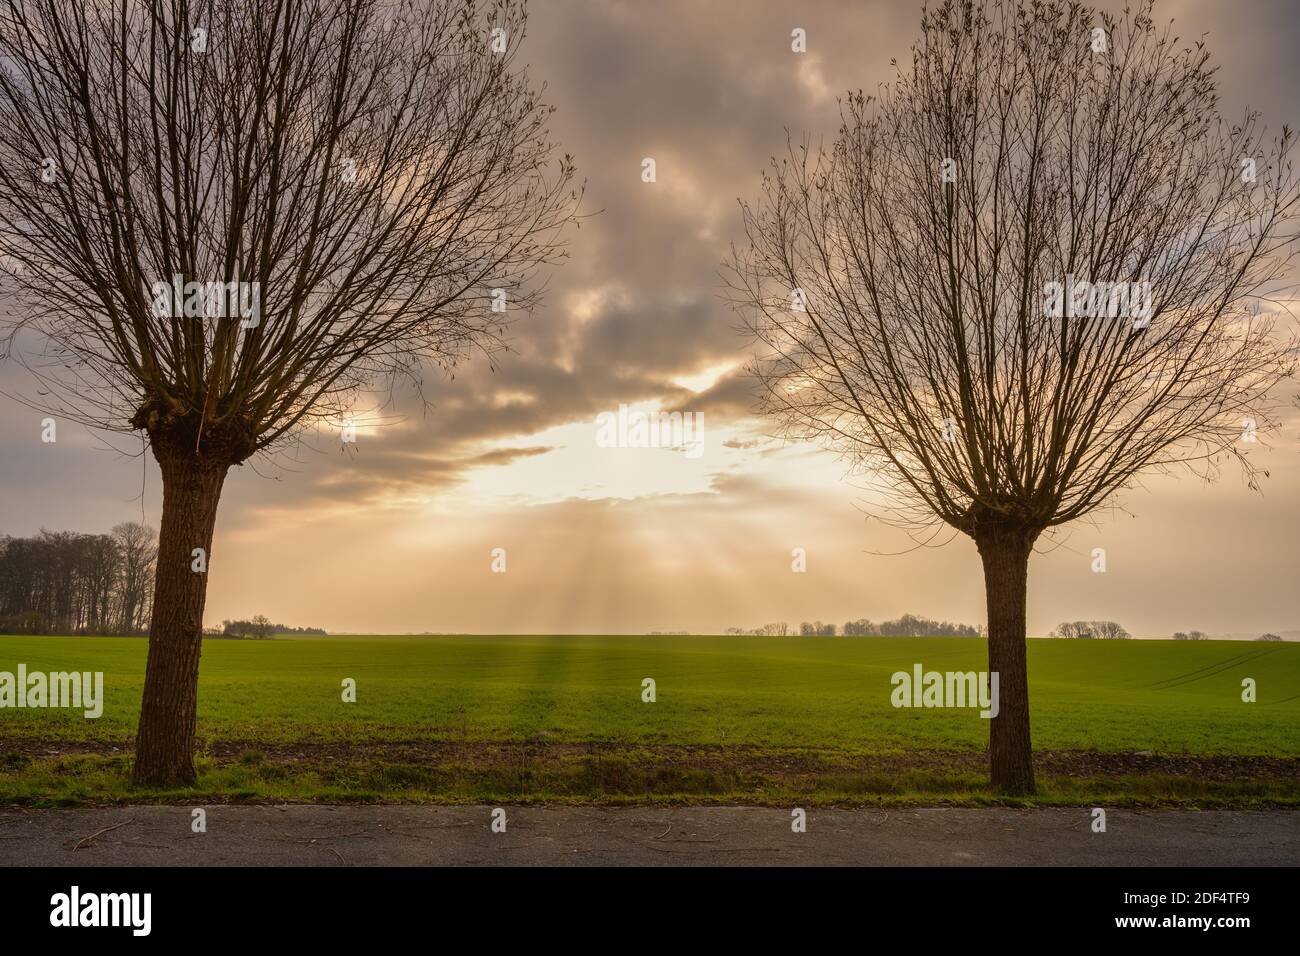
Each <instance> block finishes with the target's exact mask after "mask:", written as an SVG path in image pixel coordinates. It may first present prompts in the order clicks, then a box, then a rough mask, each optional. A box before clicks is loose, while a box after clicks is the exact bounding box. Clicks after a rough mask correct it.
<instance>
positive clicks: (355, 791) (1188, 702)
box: [0, 636, 1300, 803]
mask: <svg viewBox="0 0 1300 956" xmlns="http://www.w3.org/2000/svg"><path fill="white" fill-rule="evenodd" d="M145 653H146V643H145V641H144V640H142V639H138V638H62V637H57V638H56V637H0V671H14V670H16V669H17V665H18V664H19V663H24V664H26V665H27V668H28V670H29V671H34V670H39V671H65V670H74V669H75V670H80V671H103V672H104V680H105V695H104V696H105V704H104V713H103V716H102V717H101V718H99V719H98V720H87V719H85V718H84V717H82V716H81V714H80V713H79V712H72V711H56V710H38V709H28V710H18V709H3V710H0V802H11V803H12V802H22V803H40V802H55V803H59V802H64V803H66V802H81V801H86V800H113V799H121V798H122V797H123V796H124V794H125V793H127V792H128V791H126V789H125V785H124V782H123V781H124V774H125V768H126V767H127V765H128V763H127V762H128V760H129V751H130V741H131V738H132V734H133V732H134V725H135V720H136V715H137V710H138V707H139V701H140V691H141V684H142V680H143V673H144V660H145ZM985 654H986V651H985V646H984V642H983V641H981V640H974V639H960V638H757V637H587V636H575V637H522V636H511V637H329V638H310V639H308V638H303V639H296V638H284V639H277V640H273V641H261V642H251V641H222V640H212V641H208V642H207V643H205V645H204V650H203V664H202V669H201V682H200V690H199V737H200V742H201V751H202V758H201V760H200V774H201V780H200V784H199V789H200V791H202V792H204V793H206V794H208V795H210V796H212V797H214V798H231V799H258V798H271V799H274V798H281V799H381V798H382V799H402V800H405V799H434V800H441V799H447V800H452V799H592V800H635V799H732V800H746V801H756V802H765V801H779V800H782V799H785V798H786V797H787V796H800V795H806V796H808V797H809V798H811V799H813V800H817V799H824V800H827V801H842V800H849V801H853V800H875V799H881V798H890V799H900V800H904V799H913V798H917V799H926V800H936V799H938V800H943V801H947V800H950V799H951V800H970V799H983V798H985V797H987V794H985V793H984V791H983V786H982V775H983V773H982V760H983V757H982V752H983V749H984V747H985V745H986V742H987V733H988V726H987V721H984V720H982V719H980V718H979V716H978V713H977V711H976V710H975V709H967V710H956V709H895V708H894V707H892V706H891V703H890V693H891V690H892V687H891V684H890V676H891V674H893V673H894V672H895V671H898V670H906V671H910V670H911V668H912V666H913V664H915V663H918V662H919V663H921V664H923V665H924V667H925V669H926V670H931V669H933V670H940V671H968V670H975V671H979V670H982V669H984V668H985V667H986V660H985ZM1029 669H1030V683H1031V705H1032V723H1033V739H1034V747H1035V750H1036V751H1040V752H1042V758H1043V759H1042V760H1041V761H1040V768H1041V769H1042V773H1041V776H1043V778H1044V781H1043V782H1044V787H1043V790H1044V793H1043V796H1042V798H1043V799H1047V800H1065V801H1068V800H1072V799H1075V798H1077V799H1084V798H1086V797H1095V796H1096V795H1098V794H1107V793H1110V794H1114V795H1118V796H1124V797H1126V798H1134V799H1153V800H1161V799H1166V798H1167V799H1175V800H1186V799H1199V800H1203V801H1208V802H1215V801H1216V800H1230V801H1235V802H1243V801H1244V802H1251V801H1256V800H1264V801H1268V802H1282V803H1291V802H1296V799H1297V797H1300V783H1298V782H1297V779H1296V777H1297V766H1298V765H1300V759H1298V758H1300V646H1297V645H1295V644H1258V643H1235V642H1217V641H1211V642H1187V643H1183V642H1178V643H1175V642H1165V641H1161V642H1154V641H1152V642H1142V641H1104V642H1103V641H1058V640H1032V641H1030V642H1029ZM646 677H650V678H653V679H654V680H655V681H656V685H657V687H656V691H657V700H656V701H655V702H654V703H644V702H642V700H641V681H642V679H643V678H646ZM1246 677H1251V678H1254V680H1255V681H1256V683H1257V687H1258V691H1257V693H1258V701H1257V702H1256V703H1243V702H1242V700H1241V685H1242V680H1243V678H1246ZM344 678H352V679H354V680H355V681H356V684H357V701H356V703H344V702H343V701H342V699H341V682H342V681H343V679H344ZM1148 752H1150V753H1148ZM1135 754H1136V755H1137V757H1133V755H1135ZM1135 761H1136V762H1135ZM153 796H159V797H167V796H169V795H166V794H159V795H153Z"/></svg>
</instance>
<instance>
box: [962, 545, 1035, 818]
mask: <svg viewBox="0 0 1300 956" xmlns="http://www.w3.org/2000/svg"><path fill="white" fill-rule="evenodd" d="M1036 537H1037V535H1036V534H1034V533H1032V532H1028V531H1025V530H1023V529H1010V528H1009V529H992V530H985V531H983V532H981V533H980V534H979V535H978V536H977V537H976V538H975V544H976V546H977V547H978V548H979V552H980V557H981V558H982V559H983V561H984V591H985V594H986V597H987V601H988V626H989V672H990V674H997V675H998V684H999V687H998V698H999V699H998V714H997V716H996V717H993V718H991V719H990V720H989V776H990V779H991V781H992V783H993V787H994V789H995V790H997V791H999V792H1001V793H1005V794H1009V795H1026V794H1031V793H1033V792H1034V756H1033V749H1032V747H1031V745H1030V741H1029V672H1028V668H1027V667H1026V665H1025V593H1026V590H1027V586H1028V582H1029V555H1030V552H1031V551H1032V550H1033V547H1034V539H1035V538H1036Z"/></svg>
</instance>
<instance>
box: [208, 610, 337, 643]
mask: <svg viewBox="0 0 1300 956" xmlns="http://www.w3.org/2000/svg"><path fill="white" fill-rule="evenodd" d="M204 633H205V634H206V635H207V636H208V637H232V638H238V639H239V640H246V641H265V640H268V639H270V638H272V637H274V636H275V635H277V634H324V633H325V631H324V630H322V629H321V628H319V627H289V626H287V625H285V624H272V623H271V619H270V618H268V617H266V616H265V615H264V614H258V615H256V616H255V617H253V618H251V619H250V620H247V621H222V622H221V626H220V627H211V628H205V629H204Z"/></svg>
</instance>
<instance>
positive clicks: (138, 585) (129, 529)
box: [113, 521, 158, 634]
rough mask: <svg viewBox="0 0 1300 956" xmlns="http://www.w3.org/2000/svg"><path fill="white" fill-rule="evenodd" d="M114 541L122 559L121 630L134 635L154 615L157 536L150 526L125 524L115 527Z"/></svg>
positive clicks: (119, 618) (119, 625) (119, 614)
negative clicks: (152, 600)
mask: <svg viewBox="0 0 1300 956" xmlns="http://www.w3.org/2000/svg"><path fill="white" fill-rule="evenodd" d="M113 539H114V540H115V541H116V542H117V546H118V551H119V552H120V554H121V556H122V577H121V599H120V605H119V608H118V628H119V629H120V630H121V632H122V633H123V634H134V633H136V632H137V631H139V630H140V629H141V628H143V627H144V626H145V624H146V622H148V620H149V617H150V614H151V611H152V609H151V600H150V599H151V597H152V595H153V581H152V578H153V576H154V575H155V574H156V573H157V562H158V534H157V532H155V531H154V529H153V528H150V527H149V526H147V525H142V524H138V523H136V522H134V521H124V522H123V523H122V524H118V525H114V526H113Z"/></svg>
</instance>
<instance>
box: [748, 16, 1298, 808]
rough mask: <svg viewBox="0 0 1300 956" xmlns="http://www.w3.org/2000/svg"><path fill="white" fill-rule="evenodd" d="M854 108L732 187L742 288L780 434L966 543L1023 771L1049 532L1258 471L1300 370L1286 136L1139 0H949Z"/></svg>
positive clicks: (902, 513)
mask: <svg viewBox="0 0 1300 956" xmlns="http://www.w3.org/2000/svg"><path fill="white" fill-rule="evenodd" d="M842 117H843V120H842V125H841V128H840V130H839V135H838V137H837V138H836V139H835V141H834V143H833V145H831V146H830V147H823V146H817V145H815V144H814V142H813V141H812V140H810V139H807V138H805V139H803V140H802V141H801V142H792V145H791V147H790V149H789V153H788V155H787V156H786V157H784V158H782V159H780V160H775V159H774V160H773V162H772V164H771V166H770V168H769V170H768V171H767V172H765V174H764V178H763V189H762V194H761V198H760V199H759V200H758V201H757V202H756V203H753V204H742V211H743V219H744V225H745V231H746V238H747V241H746V242H744V243H742V244H740V245H739V246H738V248H737V249H736V250H735V251H734V252H733V256H732V259H731V260H730V262H729V266H730V272H729V275H730V278H729V284H730V286H731V291H732V294H733V300H734V303H735V304H736V306H737V308H738V309H740V310H741V312H742V313H743V314H744V315H745V316H746V321H747V323H748V324H749V325H750V326H751V328H752V330H753V331H754V333H755V334H756V336H757V340H758V342H759V343H760V349H759V357H758V359H757V362H756V372H757V374H758V377H759V379H760V380H761V382H762V383H763V385H764V388H763V389H762V394H763V404H764V407H765V410H766V411H767V412H768V413H769V414H770V415H772V416H774V417H775V419H776V420H777V421H778V422H779V423H780V425H781V426H782V428H783V430H784V431H785V432H786V433H787V434H790V435H794V436H798V437H801V438H806V439H815V440H820V441H823V442H825V443H826V444H827V445H828V446H830V447H832V448H834V449H836V450H838V451H840V452H842V453H844V454H845V455H846V456H847V457H848V458H849V460H850V462H851V464H852V465H853V466H854V468H855V471H856V473H857V474H859V475H863V476H866V480H867V481H868V483H869V486H872V485H874V486H875V487H876V490H877V491H878V492H879V496H878V499H879V500H880V501H881V502H882V505H881V510H880V511H879V512H878V514H879V516H880V517H882V518H883V519H885V520H886V521H893V522H896V523H898V524H901V525H903V526H905V527H907V528H908V529H909V530H910V531H911V533H913V534H914V535H916V536H917V538H918V540H920V541H924V542H927V543H929V542H932V541H937V540H939V538H940V537H941V536H942V532H943V531H944V529H950V530H951V529H955V530H954V531H953V533H954V534H955V533H961V534H965V535H968V536H969V537H970V538H972V539H973V540H974V543H975V545H976V546H977V548H978V551H979V554H980V557H981V559H982V562H983V570H984V580H985V588H986V592H987V605H988V645H989V669H990V670H991V671H994V672H997V673H998V674H999V675H1000V684H1001V688H1000V689H1001V710H1000V714H999V715H998V716H997V717H996V718H994V719H993V720H992V721H991V722H990V730H989V737H990V739H989V753H990V764H991V775H992V782H993V784H994V785H995V786H996V787H997V788H999V789H1000V790H1002V791H1004V792H1008V793H1030V792H1032V791H1033V789H1034V776H1033V762H1032V751H1031V746H1030V732H1029V698H1028V682H1027V668H1026V653H1025V651H1026V649H1025V609H1026V603H1025V602H1026V589H1027V581H1028V565H1029V557H1030V554H1031V552H1032V550H1033V548H1034V545H1035V542H1037V541H1039V539H1040V536H1042V535H1043V534H1044V533H1050V532H1051V531H1052V529H1056V528H1059V527H1060V526H1062V525H1065V524H1067V523H1069V522H1072V521H1077V520H1078V519H1081V518H1084V517H1086V516H1088V515H1089V514H1092V513H1093V512H1095V511H1096V509H1098V508H1099V507H1101V506H1102V505H1104V504H1106V503H1107V502H1112V501H1114V500H1115V498H1116V495H1117V494H1118V493H1121V492H1122V491H1124V490H1125V489H1128V488H1131V487H1132V486H1133V485H1134V484H1135V482H1137V481H1139V480H1140V478H1141V476H1143V475H1146V474H1150V473H1152V472H1158V471H1162V470H1170V469H1175V468H1177V467H1188V468H1191V469H1193V470H1194V471H1196V472H1199V473H1200V474H1202V475H1205V476H1213V475H1215V474H1217V473H1218V472H1219V471H1220V470H1221V468H1222V466H1223V465H1224V464H1225V463H1228V462H1229V461H1231V460H1232V459H1235V460H1236V461H1237V462H1239V463H1240V464H1241V465H1242V466H1243V467H1244V469H1245V473H1246V475H1247V476H1248V479H1249V480H1250V481H1251V482H1252V483H1253V481H1254V479H1255V478H1256V477H1257V476H1258V475H1259V471H1258V469H1257V468H1256V467H1255V466H1253V465H1252V464H1251V463H1250V462H1249V461H1248V459H1247V458H1246V457H1245V453H1246V451H1248V450H1249V449H1250V447H1251V446H1252V443H1253V442H1255V441H1256V440H1257V435H1259V434H1262V433H1263V431H1264V430H1265V429H1266V428H1267V427H1268V426H1269V424H1270V423H1271V422H1272V421H1273V418H1272V417H1271V415H1272V413H1273V411H1274V407H1275V406H1274V403H1273V398H1272V396H1273V395H1275V394H1276V390H1275V386H1277V385H1278V384H1279V383H1280V382H1282V381H1283V380H1284V379H1286V378H1287V377H1288V376H1289V375H1291V374H1292V371H1293V356H1294V341H1292V340H1291V339H1290V337H1289V336H1285V337H1284V335H1283V332H1282V325H1281V323H1280V322H1279V321H1278V320H1277V319H1276V317H1275V316H1276V313H1277V307H1276V305H1274V304H1273V302H1274V299H1275V298H1276V297H1277V296H1278V294H1279V290H1280V289H1281V288H1282V287H1283V286H1282V284H1283V283H1284V282H1285V281H1286V278H1287V275H1288V260H1289V258H1290V256H1291V254H1292V249H1293V245H1292V244H1293V241H1294V239H1295V236H1296V227H1297V211H1298V210H1297V199H1298V194H1297V183H1296V179H1295V177H1294V175H1293V173H1292V168H1291V163H1290V160H1289V155H1290V150H1291V146H1292V136H1291V133H1290V131H1289V130H1286V129H1283V131H1282V132H1281V134H1280V135H1279V136H1277V137H1276V138H1272V139H1270V138H1269V137H1268V136H1267V134H1266V133H1265V131H1264V130H1263V128H1262V126H1261V123H1260V120H1259V118H1258V116H1257V115H1256V114H1253V113H1249V114H1247V115H1245V116H1244V117H1243V119H1242V120H1241V121H1240V122H1238V123H1229V122H1227V121H1225V120H1224V119H1223V118H1221V116H1220V112H1219V106H1218V96H1217V92H1216V81H1215V70H1214V68H1213V67H1212V66H1211V65H1210V61H1209V57H1208V54H1207V52H1206V50H1205V49H1204V47H1203V46H1202V44H1200V43H1194V44H1184V43H1183V42H1181V41H1180V40H1179V39H1178V38H1177V37H1176V36H1175V35H1174V34H1173V33H1172V27H1169V26H1165V27H1158V26H1157V25H1156V24H1155V22H1154V20H1153V16H1152V8H1151V6H1150V4H1144V5H1142V6H1140V8H1139V9H1137V10H1136V11H1132V12H1129V13H1126V14H1125V15H1124V16H1123V17H1122V18H1112V17H1110V16H1105V15H1102V14H1099V13H1097V12H1096V11H1094V10H1091V9H1087V8H1084V7H1081V6H1079V5H1077V4H1073V3H1064V2H1053V0H1045V2H1034V3H1030V2H1020V0H988V2H969V0H968V2H961V0H948V2H944V3H941V4H940V5H938V6H937V7H936V8H934V9H932V10H927V11H926V12H925V13H924V14H923V16H922V22H921V39H920V40H919V41H918V43H917V44H916V45H915V46H914V47H913V49H912V57H911V63H910V66H903V67H900V68H899V69H898V71H897V75H896V77H895V79H894V81H893V82H891V83H890V84H889V85H887V86H886V87H884V88H883V89H882V91H881V92H880V94H879V95H878V96H875V97H868V96H864V95H863V94H861V93H858V94H856V95H851V96H849V98H848V99H847V100H846V101H845V103H844V105H843V114H842Z"/></svg>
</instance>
